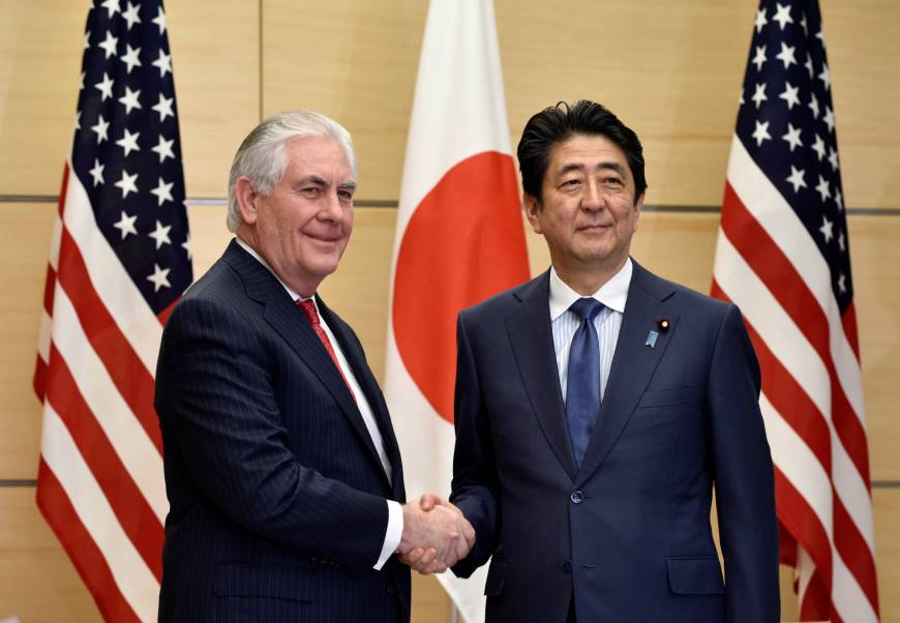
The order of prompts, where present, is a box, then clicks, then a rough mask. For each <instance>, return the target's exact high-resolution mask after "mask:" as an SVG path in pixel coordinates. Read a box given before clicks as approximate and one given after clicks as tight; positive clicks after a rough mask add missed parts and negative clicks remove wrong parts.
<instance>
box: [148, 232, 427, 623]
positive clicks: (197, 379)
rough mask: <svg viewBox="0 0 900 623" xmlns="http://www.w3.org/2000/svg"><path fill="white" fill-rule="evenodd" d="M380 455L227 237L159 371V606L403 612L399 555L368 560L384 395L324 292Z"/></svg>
mask: <svg viewBox="0 0 900 623" xmlns="http://www.w3.org/2000/svg"><path fill="white" fill-rule="evenodd" d="M318 302H319V309H320V311H321V316H322V318H323V319H324V320H325V322H326V323H327V324H328V326H329V327H330V328H331V330H332V332H333V333H334V335H335V337H336V339H337V341H338V342H339V344H340V347H341V349H342V350H343V352H344V354H345V355H346V358H347V360H348V362H349V364H350V366H351V367H352V369H353V373H354V375H355V376H356V378H357V379H358V381H359V383H360V385H361V387H362V388H363V391H364V392H365V394H366V398H367V399H368V401H369V403H370V405H371V406H372V410H373V412H374V415H375V418H376V420H377V422H378V426H379V428H380V431H381V434H382V436H383V438H384V445H385V449H386V451H387V454H388V457H389V459H390V461H391V464H392V467H393V482H389V481H388V478H387V475H386V473H385V471H384V468H383V467H382V464H381V462H380V460H379V458H378V454H377V453H376V450H375V447H374V445H373V443H372V440H371V436H370V435H369V433H368V431H367V430H366V428H365V424H364V423H363V420H362V417H361V415H360V413H359V410H358V408H357V406H356V403H355V401H354V399H353V397H352V396H351V395H350V392H349V390H348V389H347V387H346V385H345V383H344V381H343V379H342V378H341V376H340V373H339V372H338V370H337V368H336V367H335V365H334V364H333V363H332V361H331V359H330V358H329V355H328V353H327V351H326V350H325V348H324V347H323V346H322V344H321V342H319V340H318V338H317V337H316V335H315V333H314V331H313V330H312V328H311V326H310V325H309V323H308V322H307V320H306V319H305V317H304V316H303V314H302V312H301V311H300V310H298V309H297V307H296V306H295V305H294V303H293V301H292V300H291V297H290V296H289V295H288V293H287V292H286V291H285V289H284V287H282V285H281V284H280V283H279V282H278V281H277V280H276V279H275V277H274V276H273V275H272V274H271V273H270V272H269V271H268V270H267V269H266V268H265V267H264V266H263V265H262V264H260V263H259V262H258V261H257V260H256V259H254V258H253V257H252V256H250V255H249V254H248V253H247V252H246V251H244V250H243V249H242V248H240V246H239V245H237V244H236V243H235V242H234V241H232V243H231V245H230V246H229V247H228V249H227V250H226V251H225V254H224V255H223V256H222V258H221V259H220V260H219V261H218V262H217V263H216V264H215V265H214V266H213V267H212V268H211V269H210V270H209V272H208V273H207V274H206V275H204V276H203V278H202V279H200V280H199V281H198V282H197V283H196V284H195V285H194V286H192V287H191V288H190V289H189V291H188V292H187V293H186V294H185V296H184V298H182V300H181V301H180V302H179V303H178V305H177V306H176V307H175V309H174V311H173V313H172V316H171V318H170V319H169V322H168V323H167V325H166V329H165V331H164V333H163V340H162V347H161V350H160V355H159V362H158V368H157V376H156V409H157V412H158V414H159V419H160V424H161V426H162V435H163V446H164V456H165V472H166V474H165V475H166V489H167V492H168V497H169V502H170V505H171V509H170V512H169V515H168V517H167V519H166V540H165V546H164V550H163V579H162V590H161V593H160V602H159V620H160V621H189V622H191V623H195V622H201V621H248V622H254V623H264V622H280V621H291V622H294V623H296V622H312V621H316V622H321V621H334V622H340V623H344V622H347V621H373V622H382V621H383V622H388V621H390V622H392V623H393V622H406V621H409V603H410V578H409V571H408V569H407V568H406V567H405V566H403V565H401V564H400V563H399V561H398V560H397V559H396V557H394V556H392V557H391V559H390V560H389V561H388V562H387V564H386V565H385V566H384V568H383V569H382V570H381V571H375V570H373V569H372V567H373V565H374V564H375V562H376V561H377V559H378V557H379V554H380V553H381V548H382V545H383V542H384V536H385V531H386V528H387V523H388V510H387V504H386V501H385V500H386V499H394V500H397V501H401V502H402V501H403V500H404V490H403V475H402V474H403V472H402V466H401V464H400V454H399V451H398V448H397V442H396V439H395V437H394V433H393V429H392V427H391V422H390V418H389V416H388V411H387V406H386V405H385V402H384V399H383V397H382V394H381V391H380V390H379V388H378V385H377V383H376V381H375V378H374V377H373V376H372V373H371V371H370V370H369V367H368V365H367V363H366V360H365V355H364V354H363V350H362V346H361V345H360V343H359V340H358V339H357V337H356V335H355V334H354V333H353V331H352V330H351V329H350V327H349V326H347V324H345V323H344V322H343V321H342V320H341V319H340V318H339V317H338V316H337V315H336V314H334V313H333V312H331V311H330V310H329V309H328V308H327V307H326V306H325V305H324V304H323V303H322V301H321V300H319V301H318Z"/></svg>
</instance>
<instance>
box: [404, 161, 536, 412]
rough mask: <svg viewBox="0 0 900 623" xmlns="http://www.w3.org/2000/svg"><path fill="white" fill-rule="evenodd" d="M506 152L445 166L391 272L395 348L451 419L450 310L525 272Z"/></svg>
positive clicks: (413, 220)
mask: <svg viewBox="0 0 900 623" xmlns="http://www.w3.org/2000/svg"><path fill="white" fill-rule="evenodd" d="M516 185H517V182H516V174H515V169H514V168H513V160H512V156H509V155H505V154H501V153H498V152H483V153H480V154H476V155H474V156H472V157H470V158H467V159H465V160H463V161H461V162H460V163H459V164H457V165H456V166H454V167H453V168H451V169H450V170H449V171H448V172H447V174H446V175H444V177H443V178H442V179H441V180H440V181H439V182H438V183H437V185H435V187H434V188H432V189H431V191H430V192H429V193H428V194H427V195H426V196H425V198H424V199H422V202H421V203H420V204H419V205H418V206H417V208H416V210H415V212H414V213H413V215H412V217H411V218H410V221H409V224H408V225H407V228H406V231H405V232H404V235H403V240H402V242H401V243H400V250H399V252H398V254H397V268H396V272H395V278H394V309H393V312H394V313H393V328H394V336H395V339H396V342H397V349H398V351H399V352H400V356H401V358H402V359H403V363H404V365H405V366H406V368H407V370H408V371H409V374H410V376H412V378H413V380H414V381H415V382H416V385H417V386H418V387H419V389H420V390H421V391H422V393H423V394H424V395H425V397H426V398H427V399H428V401H429V403H431V406H432V407H433V408H434V410H435V411H436V412H437V413H439V414H440V415H441V417H443V418H444V419H445V420H447V421H448V422H453V380H454V378H455V376H456V316H457V314H458V313H459V312H460V310H462V309H463V308H465V307H468V306H470V305H474V304H475V303H478V302H480V301H482V300H484V299H485V298H487V297H489V296H493V295H494V294H497V293H498V292H501V291H502V290H505V289H507V288H509V287H511V286H513V285H515V284H518V283H522V282H523V281H526V280H527V279H528V276H529V268H528V254H527V249H526V247H525V234H524V231H523V229H522V216H521V210H520V208H519V195H518V190H517V187H516Z"/></svg>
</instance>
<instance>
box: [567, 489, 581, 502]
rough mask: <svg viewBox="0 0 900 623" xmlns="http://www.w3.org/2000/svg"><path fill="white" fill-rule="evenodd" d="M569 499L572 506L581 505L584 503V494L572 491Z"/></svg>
mask: <svg viewBox="0 0 900 623" xmlns="http://www.w3.org/2000/svg"><path fill="white" fill-rule="evenodd" d="M569 499H570V500H572V504H581V503H582V502H584V493H582V492H581V491H573V492H572V495H570V496H569Z"/></svg>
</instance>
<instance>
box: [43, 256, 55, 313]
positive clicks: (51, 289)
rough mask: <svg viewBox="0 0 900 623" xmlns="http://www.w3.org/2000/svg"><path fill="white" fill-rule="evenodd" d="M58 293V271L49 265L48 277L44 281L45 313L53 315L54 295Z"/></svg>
mask: <svg viewBox="0 0 900 623" xmlns="http://www.w3.org/2000/svg"><path fill="white" fill-rule="evenodd" d="M55 293H56V271H55V270H53V267H52V266H51V265H50V264H47V276H46V278H45V279H44V311H46V312H47V314H48V315H50V316H52V315H53V295H54V294H55Z"/></svg>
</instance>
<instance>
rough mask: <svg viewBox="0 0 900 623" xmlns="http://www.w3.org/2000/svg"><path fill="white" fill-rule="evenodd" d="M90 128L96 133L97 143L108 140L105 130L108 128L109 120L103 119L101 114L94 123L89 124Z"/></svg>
mask: <svg viewBox="0 0 900 623" xmlns="http://www.w3.org/2000/svg"><path fill="white" fill-rule="evenodd" d="M91 130H93V131H94V132H96V133H97V144H98V145H99V144H100V143H102V142H103V141H105V140H108V137H107V136H106V132H107V130H109V122H108V121H106V120H104V119H103V115H100V119H99V120H98V121H97V124H96V125H92V126H91Z"/></svg>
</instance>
